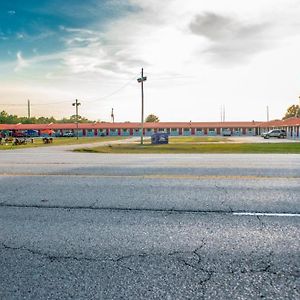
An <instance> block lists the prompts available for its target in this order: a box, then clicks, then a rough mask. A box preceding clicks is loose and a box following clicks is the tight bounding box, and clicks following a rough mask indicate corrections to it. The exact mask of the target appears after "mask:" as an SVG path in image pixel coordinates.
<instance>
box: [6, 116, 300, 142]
mask: <svg viewBox="0 0 300 300" xmlns="http://www.w3.org/2000/svg"><path fill="white" fill-rule="evenodd" d="M76 128H77V125H76V124H74V123H65V124H63V123H59V124H58V123H55V124H54V123H51V124H0V130H1V131H5V130H7V131H12V132H18V131H19V132H20V131H25V130H36V131H37V133H38V135H40V136H43V135H44V132H45V131H47V130H48V131H49V130H51V131H53V135H56V136H61V135H64V134H66V133H70V132H72V133H74V134H76ZM78 129H79V131H78V134H79V136H83V137H97V136H140V135H141V124H140V123H135V122H123V123H109V122H99V123H98V122H97V123H79V124H78ZM270 129H284V130H286V131H287V137H288V138H294V139H300V118H290V119H287V120H278V121H270V122H255V121H252V122H158V123H144V135H145V136H151V135H152V134H153V133H156V132H166V133H168V134H169V135H170V136H218V135H223V131H225V130H226V131H228V130H230V131H231V133H232V135H233V136H257V135H260V134H261V133H262V132H266V131H268V130H270Z"/></svg>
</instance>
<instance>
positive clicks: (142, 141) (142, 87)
mask: <svg viewBox="0 0 300 300" xmlns="http://www.w3.org/2000/svg"><path fill="white" fill-rule="evenodd" d="M146 80H147V77H146V76H144V69H143V68H142V72H141V77H140V78H138V79H137V81H138V83H140V84H141V92H142V122H141V130H142V132H141V145H143V144H144V81H146Z"/></svg>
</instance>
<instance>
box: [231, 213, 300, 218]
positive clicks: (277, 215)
mask: <svg viewBox="0 0 300 300" xmlns="http://www.w3.org/2000/svg"><path fill="white" fill-rule="evenodd" d="M232 214H233V215H235V216H262V217H300V214H290V213H258V212H235V213H232Z"/></svg>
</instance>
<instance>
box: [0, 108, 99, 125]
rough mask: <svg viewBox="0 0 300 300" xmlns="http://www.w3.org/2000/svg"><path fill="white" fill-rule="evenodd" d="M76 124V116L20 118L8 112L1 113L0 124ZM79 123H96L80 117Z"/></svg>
mask: <svg viewBox="0 0 300 300" xmlns="http://www.w3.org/2000/svg"><path fill="white" fill-rule="evenodd" d="M74 122H76V115H72V116H70V117H69V118H63V119H60V120H57V119H55V118H54V117H38V118H36V117H32V118H27V117H19V116H17V115H11V114H9V113H7V112H6V111H4V110H3V111H1V113H0V124H18V123H22V124H49V123H74ZM78 122H79V123H93V122H94V121H91V120H89V119H87V118H84V117H82V116H78Z"/></svg>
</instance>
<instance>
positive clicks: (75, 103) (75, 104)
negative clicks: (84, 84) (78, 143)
mask: <svg viewBox="0 0 300 300" xmlns="http://www.w3.org/2000/svg"><path fill="white" fill-rule="evenodd" d="M79 105H81V103H79V102H78V100H77V99H76V101H75V102H74V103H72V106H75V109H76V131H77V133H76V137H77V140H78V131H79V129H78V106H79Z"/></svg>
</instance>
